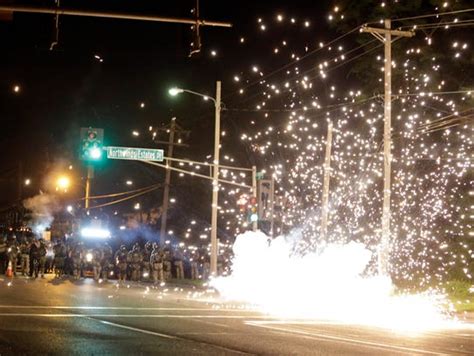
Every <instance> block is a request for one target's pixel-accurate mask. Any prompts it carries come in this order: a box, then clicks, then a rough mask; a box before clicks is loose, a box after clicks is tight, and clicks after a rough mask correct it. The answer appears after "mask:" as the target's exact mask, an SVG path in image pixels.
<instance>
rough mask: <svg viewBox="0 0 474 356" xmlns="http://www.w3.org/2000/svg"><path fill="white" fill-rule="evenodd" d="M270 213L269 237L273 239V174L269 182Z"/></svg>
mask: <svg viewBox="0 0 474 356" xmlns="http://www.w3.org/2000/svg"><path fill="white" fill-rule="evenodd" d="M270 211H271V212H272V213H271V214H272V215H270V236H271V237H272V238H273V237H274V236H275V235H274V233H273V229H274V227H275V177H274V176H273V174H272V178H271V181H270Z"/></svg>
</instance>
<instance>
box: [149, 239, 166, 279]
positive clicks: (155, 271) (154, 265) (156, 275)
mask: <svg viewBox="0 0 474 356" xmlns="http://www.w3.org/2000/svg"><path fill="white" fill-rule="evenodd" d="M150 266H151V271H152V277H153V283H155V284H156V283H158V280H160V282H163V281H164V275H163V252H162V251H161V250H160V248H159V247H158V244H157V243H154V244H153V250H152V251H151V255H150Z"/></svg>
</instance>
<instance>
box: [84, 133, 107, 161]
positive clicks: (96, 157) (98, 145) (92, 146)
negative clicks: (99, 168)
mask: <svg viewBox="0 0 474 356" xmlns="http://www.w3.org/2000/svg"><path fill="white" fill-rule="evenodd" d="M103 132H104V130H103V129H94V128H87V129H86V128H83V129H81V143H82V145H81V159H82V160H84V161H89V162H98V161H100V160H102V156H103V150H104V147H103V135H104V133H103Z"/></svg>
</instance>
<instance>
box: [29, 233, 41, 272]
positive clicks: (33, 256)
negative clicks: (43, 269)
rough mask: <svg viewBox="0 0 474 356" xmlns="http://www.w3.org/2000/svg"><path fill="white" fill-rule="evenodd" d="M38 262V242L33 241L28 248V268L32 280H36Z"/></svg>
mask: <svg viewBox="0 0 474 356" xmlns="http://www.w3.org/2000/svg"><path fill="white" fill-rule="evenodd" d="M39 260H40V242H39V241H38V240H34V241H33V242H32V243H31V247H30V261H31V267H32V268H30V276H31V277H34V278H38V272H39V264H40V262H39Z"/></svg>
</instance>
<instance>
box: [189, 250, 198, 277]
mask: <svg viewBox="0 0 474 356" xmlns="http://www.w3.org/2000/svg"><path fill="white" fill-rule="evenodd" d="M189 263H190V265H191V279H198V278H199V269H198V266H199V252H198V251H197V250H194V251H192V252H191V253H190V256H189Z"/></svg>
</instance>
